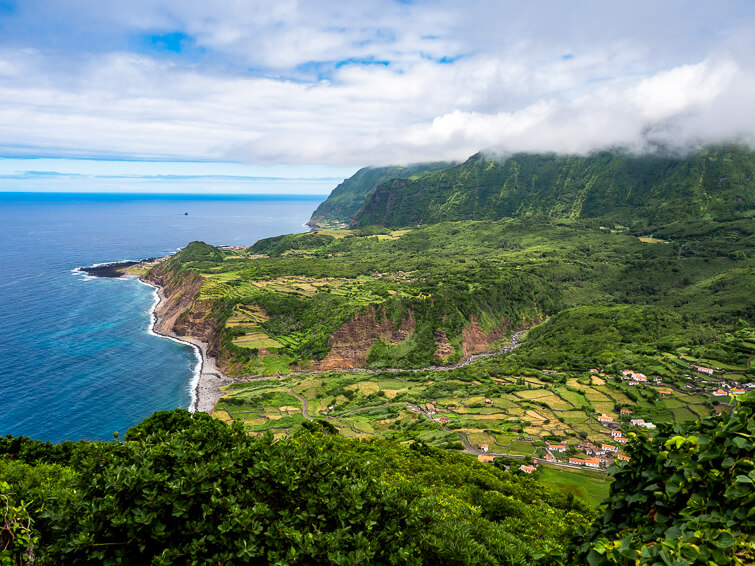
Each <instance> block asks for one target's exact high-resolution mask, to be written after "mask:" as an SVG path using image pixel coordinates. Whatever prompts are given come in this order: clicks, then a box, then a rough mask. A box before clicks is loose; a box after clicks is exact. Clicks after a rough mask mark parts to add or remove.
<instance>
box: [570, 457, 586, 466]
mask: <svg viewBox="0 0 755 566" xmlns="http://www.w3.org/2000/svg"><path fill="white" fill-rule="evenodd" d="M569 463H570V464H574V465H575V466H584V465H585V461H584V460H583V459H582V458H569Z"/></svg>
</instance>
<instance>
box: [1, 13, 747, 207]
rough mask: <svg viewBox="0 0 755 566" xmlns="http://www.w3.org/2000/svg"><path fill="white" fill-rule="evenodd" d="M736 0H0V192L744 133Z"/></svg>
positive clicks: (187, 181) (315, 174) (321, 179)
mask: <svg viewBox="0 0 755 566" xmlns="http://www.w3.org/2000/svg"><path fill="white" fill-rule="evenodd" d="M753 30H755V2H753V1H752V0H717V1H715V2H713V1H706V0H695V1H693V0H685V1H681V0H664V1H662V2H659V1H658V0H654V1H645V0H634V1H632V2H626V1H621V2H619V1H612V0H600V1H597V0H596V1H593V0H572V1H569V2H564V1H562V0H552V1H543V0H528V1H527V2H522V1H521V0H518V1H508V0H499V1H477V0H466V1H465V2H458V1H445V0H438V1H431V0H403V1H391V0H360V1H359V2H353V1H346V0H344V1H320V0H307V1H304V0H302V1H296V0H275V1H272V0H268V1H265V2H263V1H257V0H213V2H207V1H206V0H129V1H128V2H103V1H102V0H0V191H11V190H13V191H16V190H21V191H26V190H28V191H60V190H70V191H128V192H140V191H145V192H181V191H183V192H225V193H245V192H249V193H255V192H266V193H270V192H291V193H310V194H327V193H328V192H329V191H330V189H332V188H333V187H334V186H335V185H336V184H337V183H338V182H339V181H340V180H342V179H343V178H345V177H348V176H350V175H351V174H353V173H354V172H355V171H356V170H357V169H359V168H360V167H363V166H368V165H387V164H406V163H414V162H420V161H436V160H464V159H466V158H467V157H469V156H470V155H471V154H473V153H475V152H477V151H479V150H488V151H493V152H496V153H500V154H509V153H512V152H517V151H549V152H558V153H570V154H585V153H589V152H590V151H593V150H596V149H603V148H610V147H625V148H629V149H630V150H633V151H638V152H641V151H648V150H651V149H652V148H654V147H657V146H658V145H663V146H665V147H672V148H678V149H683V150H686V149H691V148H695V147H698V146H700V145H702V144H706V143H720V142H727V141H737V142H741V143H746V144H749V145H751V146H755V104H753V103H752V101H753V100H755V57H753V53H755V34H754V33H753Z"/></svg>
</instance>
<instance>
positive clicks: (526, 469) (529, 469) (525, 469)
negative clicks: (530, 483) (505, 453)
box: [519, 466, 537, 474]
mask: <svg viewBox="0 0 755 566" xmlns="http://www.w3.org/2000/svg"><path fill="white" fill-rule="evenodd" d="M519 469H520V470H522V471H523V472H524V473H525V474H531V473H532V472H534V471H535V470H536V469H537V468H536V467H535V466H520V467H519Z"/></svg>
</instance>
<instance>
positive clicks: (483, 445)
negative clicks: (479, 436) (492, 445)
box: [480, 444, 488, 452]
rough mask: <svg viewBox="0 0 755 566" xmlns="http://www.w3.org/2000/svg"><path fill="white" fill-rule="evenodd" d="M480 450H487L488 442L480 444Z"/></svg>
mask: <svg viewBox="0 0 755 566" xmlns="http://www.w3.org/2000/svg"><path fill="white" fill-rule="evenodd" d="M480 450H482V451H483V452H487V451H488V445H487V444H480Z"/></svg>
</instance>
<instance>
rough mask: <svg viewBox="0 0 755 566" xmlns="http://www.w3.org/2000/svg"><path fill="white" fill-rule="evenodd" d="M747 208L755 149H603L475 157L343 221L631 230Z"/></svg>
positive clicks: (387, 188) (753, 201)
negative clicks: (535, 223) (576, 223)
mask: <svg viewBox="0 0 755 566" xmlns="http://www.w3.org/2000/svg"><path fill="white" fill-rule="evenodd" d="M323 204H324V205H325V204H327V201H326V202H325V203H323ZM753 208H755V152H753V151H751V150H749V149H745V148H742V147H737V146H726V147H718V148H706V149H704V150H701V151H699V152H697V153H695V154H693V155H690V156H686V157H678V156H662V155H644V156H636V155H632V154H629V153H626V152H616V151H611V152H609V151H606V152H601V153H596V154H593V155H590V156H587V157H580V156H560V155H555V154H516V155H513V156H511V157H509V158H508V159H504V160H501V159H495V158H489V157H486V156H485V155H483V154H481V153H478V154H476V155H474V156H472V157H471V158H470V159H469V160H467V161H466V162H465V163H463V164H461V165H458V166H456V167H451V168H448V169H444V170H442V171H436V172H434V173H431V174H428V175H425V176H423V177H422V178H420V179H411V178H409V179H393V180H391V181H389V182H386V183H383V184H382V185H380V186H379V187H378V188H377V189H376V190H375V191H374V192H372V194H371V195H370V196H369V197H368V199H367V200H366V201H365V203H364V206H363V207H362V208H361V209H360V210H359V212H358V213H357V214H356V215H355V217H354V219H353V220H352V222H351V226H352V227H362V226H368V225H373V224H379V225H383V226H388V227H399V226H412V225H417V224H434V223H437V222H442V221H448V220H497V219H500V218H506V217H537V216H544V217H551V218H569V219H588V218H601V219H604V220H605V221H611V222H614V223H618V224H621V225H625V226H630V227H635V228H637V227H642V226H652V225H660V224H665V223H668V222H671V221H675V220H680V219H690V220H692V219H696V220H699V219H703V220H706V219H723V218H730V217H732V216H740V215H743V214H747V213H748V212H750V211H752V209H753Z"/></svg>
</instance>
